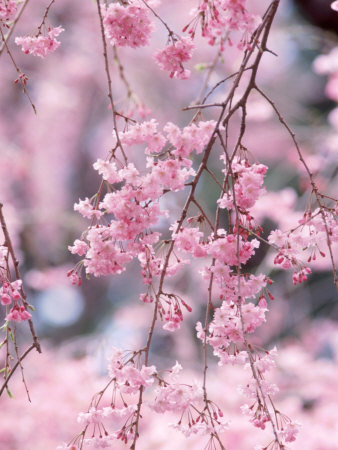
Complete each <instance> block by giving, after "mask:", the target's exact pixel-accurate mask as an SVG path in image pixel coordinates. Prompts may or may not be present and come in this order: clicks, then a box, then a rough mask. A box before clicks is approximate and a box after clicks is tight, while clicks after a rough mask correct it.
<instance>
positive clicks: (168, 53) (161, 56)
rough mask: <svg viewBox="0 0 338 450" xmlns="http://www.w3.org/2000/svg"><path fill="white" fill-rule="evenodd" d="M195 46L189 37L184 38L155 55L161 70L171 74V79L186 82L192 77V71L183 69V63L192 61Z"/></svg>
mask: <svg viewBox="0 0 338 450" xmlns="http://www.w3.org/2000/svg"><path fill="white" fill-rule="evenodd" d="M194 48H195V45H194V43H193V41H192V40H191V39H190V38H189V37H182V38H180V39H178V40H176V41H175V42H173V43H172V44H170V45H167V46H166V47H165V48H164V49H163V50H158V51H157V52H155V53H154V58H155V60H156V62H157V64H158V65H159V66H160V69H162V70H167V71H169V72H170V78H178V79H179V80H186V79H187V78H189V77H190V70H187V69H185V68H184V67H183V63H184V62H187V61H189V60H190V59H191V56H192V52H193V49H194Z"/></svg>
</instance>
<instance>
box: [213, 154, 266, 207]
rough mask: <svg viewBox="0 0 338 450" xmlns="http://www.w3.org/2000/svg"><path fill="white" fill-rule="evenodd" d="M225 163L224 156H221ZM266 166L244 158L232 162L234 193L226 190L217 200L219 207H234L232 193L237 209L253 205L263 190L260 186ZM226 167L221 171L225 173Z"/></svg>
mask: <svg viewBox="0 0 338 450" xmlns="http://www.w3.org/2000/svg"><path fill="white" fill-rule="evenodd" d="M221 159H222V160H223V161H224V163H225V165H226V161H225V158H224V156H222V157H221ZM267 169H268V168H267V167H266V166H264V165H263V164H249V162H248V161H246V160H237V161H235V162H233V163H232V165H231V170H232V173H233V175H234V177H235V181H236V182H235V186H234V190H235V194H233V193H232V192H227V193H226V194H225V195H224V196H223V197H222V198H221V199H220V200H219V201H218V204H219V205H220V207H221V208H227V209H233V208H234V198H233V197H234V195H235V201H236V206H237V207H238V209H239V211H240V212H242V211H246V210H248V209H250V208H252V207H253V206H254V204H255V203H256V201H257V200H258V197H259V196H260V195H262V194H263V193H264V192H265V189H264V188H262V184H263V181H264V175H265V174H266V171H267ZM228 170H229V169H228V168H225V169H224V170H223V172H224V173H225V174H226V173H227V172H228Z"/></svg>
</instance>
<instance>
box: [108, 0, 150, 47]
mask: <svg viewBox="0 0 338 450" xmlns="http://www.w3.org/2000/svg"><path fill="white" fill-rule="evenodd" d="M103 24H104V29H105V34H106V36H107V38H108V39H109V41H110V43H111V44H112V45H116V46H118V47H132V48H137V47H144V46H145V45H148V43H149V39H150V35H151V33H152V31H153V29H154V26H153V24H152V22H151V20H150V18H149V12H148V10H147V9H146V8H144V7H141V6H136V5H133V4H130V5H127V6H124V5H120V4H119V3H111V4H110V5H109V6H108V7H107V8H105V10H104V14H103Z"/></svg>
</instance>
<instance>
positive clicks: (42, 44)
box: [15, 26, 64, 58]
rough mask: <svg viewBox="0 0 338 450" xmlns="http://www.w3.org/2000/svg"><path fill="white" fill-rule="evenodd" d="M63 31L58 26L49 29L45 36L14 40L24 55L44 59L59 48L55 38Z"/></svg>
mask: <svg viewBox="0 0 338 450" xmlns="http://www.w3.org/2000/svg"><path fill="white" fill-rule="evenodd" d="M63 31H64V29H63V28H62V27H60V26H59V27H55V28H49V30H48V32H47V35H46V36H43V35H39V36H37V37H31V36H24V37H17V38H15V43H16V44H17V45H21V47H22V51H23V52H24V53H26V54H30V55H34V56H40V57H41V58H44V57H45V56H47V55H48V54H49V53H52V52H54V51H55V50H56V49H57V48H58V47H59V45H60V42H59V41H58V40H57V39H56V38H57V36H59V34H61V33H62V32H63Z"/></svg>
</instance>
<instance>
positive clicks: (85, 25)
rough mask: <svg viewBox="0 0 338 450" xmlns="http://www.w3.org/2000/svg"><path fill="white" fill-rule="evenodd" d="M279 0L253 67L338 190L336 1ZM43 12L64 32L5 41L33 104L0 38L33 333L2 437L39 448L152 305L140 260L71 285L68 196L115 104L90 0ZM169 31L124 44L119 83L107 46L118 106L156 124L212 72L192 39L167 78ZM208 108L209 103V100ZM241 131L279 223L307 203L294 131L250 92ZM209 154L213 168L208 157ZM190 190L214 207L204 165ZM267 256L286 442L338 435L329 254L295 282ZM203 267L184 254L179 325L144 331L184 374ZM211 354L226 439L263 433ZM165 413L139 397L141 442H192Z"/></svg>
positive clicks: (193, 353) (178, 24)
mask: <svg viewBox="0 0 338 450" xmlns="http://www.w3.org/2000/svg"><path fill="white" fill-rule="evenodd" d="M163 3H164V4H163V5H160V6H159V7H158V11H159V12H160V14H161V15H163V17H166V18H167V20H168V23H170V25H171V26H172V27H173V28H174V29H175V30H176V31H177V32H180V30H181V29H182V28H183V26H184V25H185V24H186V23H185V21H186V17H187V14H188V12H189V10H190V8H191V7H192V6H193V4H194V2H193V1H186V2H180V1H172V2H170V3H169V2H163ZM281 3H282V4H281V6H280V10H279V13H278V15H277V19H276V23H275V24H274V26H273V30H272V33H271V36H270V41H269V46H270V48H271V49H272V50H273V51H274V52H275V53H277V55H278V57H275V56H274V55H272V54H268V55H266V56H264V58H263V61H262V65H261V68H260V71H259V83H260V86H262V87H263V89H264V90H265V91H266V92H267V93H268V94H269V95H270V96H271V98H273V100H274V101H275V103H276V104H277V105H278V107H279V109H280V111H281V113H282V115H283V117H284V118H285V119H286V120H287V122H288V123H289V124H290V126H291V128H292V129H293V130H294V131H295V132H296V135H297V137H298V140H299V142H300V144H301V147H302V150H303V152H304V154H305V155H306V160H307V162H308V164H309V166H310V168H311V170H312V172H313V173H314V174H315V175H316V181H317V183H318V185H319V187H320V189H321V191H323V192H326V193H327V194H328V195H332V196H334V193H336V192H337V161H338V109H336V108H337V102H338V54H337V52H338V50H337V49H338V47H337V45H338V44H337V30H338V13H335V12H334V11H332V10H331V9H330V1H324V0H321V1H320V0H316V1H315V0H311V1H301V0H298V1H296V0H295V1H293V2H292V1H291V0H290V1H283V2H281ZM47 4H48V2H46V1H42V0H38V1H35V2H31V3H29V4H28V6H27V8H26V9H25V12H24V13H23V16H22V19H21V20H20V22H19V23H18V25H17V27H16V32H15V33H14V35H15V36H23V35H26V34H30V33H34V31H35V30H36V28H37V27H38V25H39V24H40V22H41V20H42V16H43V13H44V10H45V7H46V6H47ZM267 5H268V2H267V1H265V0H264V1H259V0H254V1H248V6H249V8H250V10H252V11H257V13H259V12H262V11H263V10H264V8H266V6H267ZM178 8H179V11H180V14H177V11H178ZM186 13H187V14H186ZM47 23H49V24H51V25H53V26H58V25H62V27H63V28H65V32H64V33H63V34H62V35H60V41H61V46H60V47H59V48H58V49H57V50H56V52H55V53H53V54H51V55H49V56H48V57H46V58H45V59H40V58H36V57H34V56H31V55H24V54H23V53H22V52H21V50H20V48H19V47H17V46H16V45H15V44H14V36H13V37H12V38H11V39H10V41H9V46H10V49H11V52H12V54H13V56H14V58H15V60H16V62H17V64H18V66H19V67H20V68H21V70H22V72H24V73H26V74H27V75H28V76H29V81H28V89H29V92H30V95H31V97H32V99H33V102H34V104H35V105H36V108H37V115H35V114H34V113H33V111H32V108H31V106H30V104H29V102H28V101H27V98H26V97H25V96H24V95H23V93H22V91H21V90H20V87H19V86H18V85H17V84H16V85H15V84H14V83H13V81H14V80H15V78H16V72H15V70H14V68H13V66H12V65H11V61H10V59H9V58H8V55H7V54H6V52H5V51H4V52H3V54H2V55H1V74H0V93H1V101H0V193H1V202H2V203H4V205H5V209H4V212H5V215H6V218H7V222H8V228H9V231H10V233H11V236H12V238H13V240H14V242H15V246H16V249H17V253H18V255H19V257H20V261H21V263H20V267H21V271H22V273H23V274H24V283H25V287H26V291H28V294H29V300H30V303H32V304H33V305H34V306H35V308H36V312H35V313H34V315H33V319H34V323H35V324H36V328H37V331H38V335H39V336H40V338H41V341H42V345H43V354H42V355H41V356H40V355H33V354H31V355H30V356H29V357H28V358H27V359H26V360H25V363H24V366H25V371H26V375H27V381H28V385H29V389H30V394H31V398H32V403H31V404H30V403H28V401H27V398H26V396H25V393H24V388H23V386H22V384H21V380H20V375H19V374H17V375H16V377H14V381H13V385H12V392H13V395H14V399H7V398H4V399H1V402H2V408H3V409H2V410H3V411H4V410H6V414H5V415H4V416H3V417H2V419H1V421H0V449H4V450H5V449H6V450H7V449H8V450H17V449H20V450H33V449H34V450H49V449H52V448H55V447H56V446H57V445H58V444H60V443H62V442H63V441H67V440H69V439H70V438H71V437H72V436H73V435H74V433H76V430H77V429H78V431H80V428H77V426H78V425H77V423H76V416H77V414H78V412H80V411H84V410H86V409H87V406H88V403H89V401H90V398H91V396H92V395H93V394H94V393H95V392H96V391H97V390H99V389H100V387H102V385H103V384H104V382H105V377H106V358H107V355H108V354H109V351H110V347H111V345H116V346H118V347H122V348H125V349H130V348H137V347H138V346H142V345H143V342H144V336H145V332H146V329H147V326H148V324H149V318H150V314H151V311H150V309H149V307H148V305H144V304H140V302H139V300H138V293H139V292H140V291H141V289H142V280H141V277H140V275H139V270H138V266H137V263H135V264H134V263H133V264H131V265H130V266H129V269H128V271H127V272H125V273H123V274H122V275H119V276H116V277H107V278H106V279H91V280H89V281H88V280H84V282H83V286H82V287H81V288H79V287H75V286H73V285H71V284H70V282H69V279H67V277H66V273H67V271H68V270H69V269H70V268H72V266H73V265H74V264H75V263H76V260H75V259H73V258H72V256H71V255H70V253H69V252H68V250H67V247H68V245H71V244H72V242H73V241H74V239H75V238H77V237H79V235H80V234H81V232H82V231H83V230H84V229H85V228H86V227H87V225H88V224H87V222H86V221H85V220H84V219H82V218H81V217H80V216H79V215H78V214H77V213H75V212H74V211H73V204H74V202H77V201H78V199H79V198H85V197H91V196H92V195H93V194H94V193H95V192H96V191H97V188H98V186H99V183H100V179H99V176H98V175H97V173H96V172H95V171H94V170H93V168H92V164H93V162H95V161H96V159H97V158H99V157H100V158H105V157H107V155H108V152H109V150H110V148H111V145H112V117H111V111H109V105H108V98H107V84H106V78H105V72H104V64H103V58H102V42H101V40H100V33H99V22H98V17H97V10H96V5H95V3H94V2H91V1H89V0H88V1H87V0H86V1H82V2H75V1H74V2H71V1H62V0H57V1H56V2H55V4H54V5H53V7H52V9H51V11H50V13H49V16H48V21H47ZM166 40H167V36H166V32H165V30H164V29H163V27H161V24H160V23H157V24H156V30H155V33H154V36H153V39H152V42H151V45H150V47H149V48H148V47H147V48H144V49H140V50H137V51H136V50H133V49H122V50H121V51H119V53H118V55H119V60H120V62H121V64H123V67H124V70H125V72H124V73H125V76H126V78H127V80H128V83H129V86H130V89H131V91H132V92H133V94H132V96H131V97H129V98H128V96H127V89H126V85H125V84H124V83H123V82H121V79H120V76H119V68H118V64H116V61H115V62H114V54H113V51H112V49H111V50H110V60H111V70H112V74H113V90H114V94H115V99H116V102H117V105H118V108H119V109H120V110H121V111H124V112H126V113H127V112H130V110H132V109H134V111H135V115H136V117H140V116H139V115H138V114H139V111H140V109H141V112H142V109H144V108H148V109H149V110H151V111H152V113H151V114H150V115H149V116H148V117H149V118H150V117H156V118H157V120H158V121H159V122H160V124H161V125H164V123H166V122H167V121H171V122H174V123H177V124H179V125H180V126H185V125H187V124H188V123H189V121H190V120H191V118H192V113H190V112H187V111H182V108H184V107H185V106H187V105H189V104H191V103H192V102H193V101H194V100H196V99H198V98H199V97H200V93H201V87H202V85H203V81H204V79H205V77H206V72H207V70H206V69H203V67H206V66H207V65H208V63H210V61H212V60H213V59H214V57H215V54H216V49H213V48H211V47H208V46H206V45H205V43H203V42H202V41H200V48H199V51H198V52H195V55H194V57H193V60H192V62H191V63H190V66H189V68H190V69H191V70H192V76H191V79H190V80H189V81H185V82H182V81H179V80H170V79H169V78H168V76H167V73H164V72H161V71H160V70H159V69H158V67H157V66H156V65H155V64H154V63H153V61H152V57H151V54H152V53H153V51H154V50H156V49H157V48H160V47H163V46H164V45H165V44H166ZM335 48H336V56H331V58H329V60H328V62H326V65H325V61H324V63H323V60H322V62H320V60H318V57H319V56H320V55H328V54H333V53H330V52H332V51H333V50H334V49H335ZM239 61H240V53H239V52H238V51H237V50H236V48H235V47H232V48H228V49H227V50H226V51H225V53H224V60H223V61H220V62H219V63H218V64H217V66H216V68H215V71H214V73H213V74H212V76H211V78H210V80H209V82H208V86H209V87H212V86H213V85H214V84H215V83H217V82H218V81H219V80H221V79H222V78H224V77H225V76H226V75H227V74H230V73H233V72H234V71H236V69H237V67H238V63H239ZM315 61H317V63H316V62H315ZM318 61H319V62H318ZM324 66H325V67H324ZM227 89H229V85H227V84H224V85H223V86H222V87H221V88H219V89H218V90H216V91H215V93H214V95H213V97H212V100H214V101H219V100H221V99H223V98H224V96H225V94H226V92H227ZM204 117H205V119H211V118H213V112H210V113H209V112H208V113H207V114H205V115H204ZM121 126H123V123H122V121H121ZM245 141H246V145H247V147H248V148H249V149H250V151H251V152H252V154H253V155H254V157H255V158H257V159H258V160H259V161H260V162H262V163H264V164H267V165H268V166H269V172H268V175H267V177H266V183H265V185H266V188H267V190H268V191H269V194H268V195H267V196H266V197H265V198H264V205H263V204H262V205H258V206H257V208H256V214H257V217H259V219H260V220H261V222H262V223H263V225H264V228H265V230H266V232H268V231H269V230H272V229H274V228H276V227H280V228H281V229H283V230H287V229H289V228H290V227H292V226H294V224H295V223H296V222H297V220H298V219H300V218H301V216H302V214H303V211H304V209H305V208H306V207H307V205H308V204H309V201H310V198H309V180H308V179H307V177H306V174H305V173H304V170H303V168H302V166H301V164H300V163H299V161H298V159H297V155H296V152H295V149H294V148H293V146H292V142H291V140H290V137H289V136H288V134H287V133H286V131H285V129H283V127H282V126H281V124H280V123H279V122H278V120H277V119H276V117H275V116H274V114H273V111H272V110H271V108H269V107H268V106H267V104H266V103H264V102H263V101H262V99H261V98H259V97H257V98H255V97H254V96H253V97H252V98H251V99H250V103H249V107H248V131H247V135H246V139H245ZM139 157H140V158H141V157H142V154H140V155H139ZM213 165H214V170H215V172H216V173H217V172H218V171H219V162H218V158H215V160H214V162H213ZM198 195H199V198H200V199H201V203H202V204H203V206H204V207H205V208H206V209H207V210H209V211H210V212H212V211H213V209H214V203H215V201H216V199H217V195H218V192H216V190H215V189H214V187H213V186H210V185H209V184H208V182H207V180H204V181H203V182H202V186H201V187H200V190H199V192H198ZM176 197H177V196H176V195H175V196H170V195H168V198H166V200H165V201H166V203H165V204H164V205H163V206H165V207H167V208H170V210H171V216H170V218H169V219H168V223H161V224H159V229H160V231H164V230H165V229H166V227H168V224H169V223H172V222H173V221H174V220H175V218H176V217H177V214H178V212H179V208H180V206H181V204H182V203H181V202H182V201H183V199H184V194H183V195H182V196H181V197H180V196H178V198H176ZM266 211H268V212H269V214H268V215H267V212H266ZM335 250H337V249H335ZM272 261H273V255H272V253H271V252H270V251H269V249H268V248H265V247H264V246H263V247H262V248H261V249H260V251H259V252H258V254H257V256H256V257H255V259H254V261H253V262H252V266H251V270H252V271H254V272H256V271H257V272H264V271H265V272H266V273H269V276H270V277H271V278H273V279H274V280H275V283H274V286H273V288H272V292H273V295H274V296H275V299H276V300H275V301H274V303H273V305H272V306H271V311H270V313H269V320H268V324H267V325H266V326H264V327H262V329H261V330H260V332H259V336H258V337H257V339H259V341H260V342H261V343H262V344H263V345H264V347H265V348H272V347H273V346H274V345H277V346H278V348H280V349H281V350H280V356H279V359H278V365H277V369H276V371H275V374H274V377H275V379H276V382H277V383H278V384H279V386H280V387H281V394H280V397H279V398H278V399H277V403H278V404H279V405H280V406H281V409H282V410H283V411H287V414H288V415H290V416H291V417H292V418H294V419H296V420H298V421H299V422H301V423H302V424H303V428H302V431H301V433H300V437H299V440H298V442H296V443H295V444H293V445H292V448H294V449H298V448H303V449H304V448H306V449H309V450H334V449H336V450H337V449H338V443H337V442H338V420H337V418H336V416H337V414H336V411H337V404H338V403H337V402H338V368H337V362H338V325H337V320H338V303H337V295H336V291H335V288H334V285H333V281H332V273H331V268H330V263H329V259H328V258H323V259H321V260H320V261H317V264H316V270H314V273H313V274H312V275H311V276H310V278H309V280H308V282H307V283H306V284H304V285H302V286H294V285H293V284H292V280H291V276H290V274H288V273H285V272H280V271H277V270H275V269H274V267H273V263H272ZM198 270H199V267H197V266H194V267H192V268H190V269H187V270H186V271H184V273H182V274H181V275H180V276H179V277H177V278H175V279H174V283H175V286H176V289H177V290H178V291H179V292H181V293H182V294H183V296H184V298H187V299H188V300H189V302H190V303H192V304H193V305H194V312H193V313H192V314H191V316H190V317H189V318H188V319H187V320H186V321H185V324H184V326H183V327H182V329H181V330H180V331H179V332H178V333H176V334H170V333H166V332H164V331H157V334H156V339H155V340H154V345H153V347H152V353H153V354H152V358H153V361H154V362H155V363H156V364H158V365H159V366H160V367H162V368H168V367H171V366H172V365H173V364H174V363H175V360H176V359H179V361H180V362H181V364H182V365H183V366H184V367H185V368H187V374H186V376H187V378H189V377H190V379H192V378H194V377H198V371H199V370H200V368H201V348H200V346H199V344H198V342H197V341H196V339H195V332H194V324H195V323H196V321H197V320H200V319H201V317H203V314H204V305H205V298H204V296H203V294H201V293H202V292H205V286H204V284H203V281H202V280H201V279H200V278H201V277H200V276H199V274H198ZM25 338H26V336H25V335H24V334H23V335H22V336H21V337H20V339H22V341H24V340H25ZM211 359H212V357H211ZM214 365H215V367H214V368H213V370H212V374H213V375H212V376H211V378H212V379H211V382H210V386H211V390H214V392H215V396H216V397H218V396H219V392H220V391H221V392H222V396H221V397H222V399H221V400H220V402H221V404H222V406H223V408H224V411H225V413H226V414H228V416H229V418H230V419H231V420H232V427H231V428H230V430H229V432H228V434H227V435H226V437H225V442H226V443H227V446H228V448H229V449H236V450H237V449H238V450H247V449H252V448H253V447H254V444H256V443H259V442H261V441H262V437H261V435H260V434H259V433H260V432H258V431H257V430H256V429H254V428H253V426H252V425H251V424H249V423H247V421H246V418H245V417H243V416H242V415H241V413H240V409H239V406H240V404H241V398H240V396H239V394H238V393H237V392H236V385H237V384H238V383H239V382H241V380H242V379H243V380H244V377H245V374H243V373H242V370H241V369H239V368H236V367H226V368H217V367H216V365H217V363H216V361H214ZM211 366H212V363H211ZM170 421H175V418H171V419H170V418H168V417H167V416H166V417H164V416H161V415H159V416H157V417H155V418H154V417H152V418H150V417H149V418H148V415H147V413H145V419H144V421H143V425H142V426H143V428H144V429H143V431H142V433H143V436H144V438H143V439H141V441H140V448H142V449H154V448H159V449H165V450H166V449H168V450H169V449H177V448H180V449H181V448H182V449H183V448H187V449H190V448H194V449H201V448H203V447H201V442H200V441H199V440H198V439H190V440H184V439H183V440H182V438H181V437H180V436H177V437H173V432H172V431H171V430H170V429H169V428H168V427H167V422H170ZM78 427H79V426H78ZM168 436H170V440H169V439H168ZM175 439H177V441H175ZM263 441H264V439H263ZM116 448H119V447H118V446H117V447H116Z"/></svg>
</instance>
